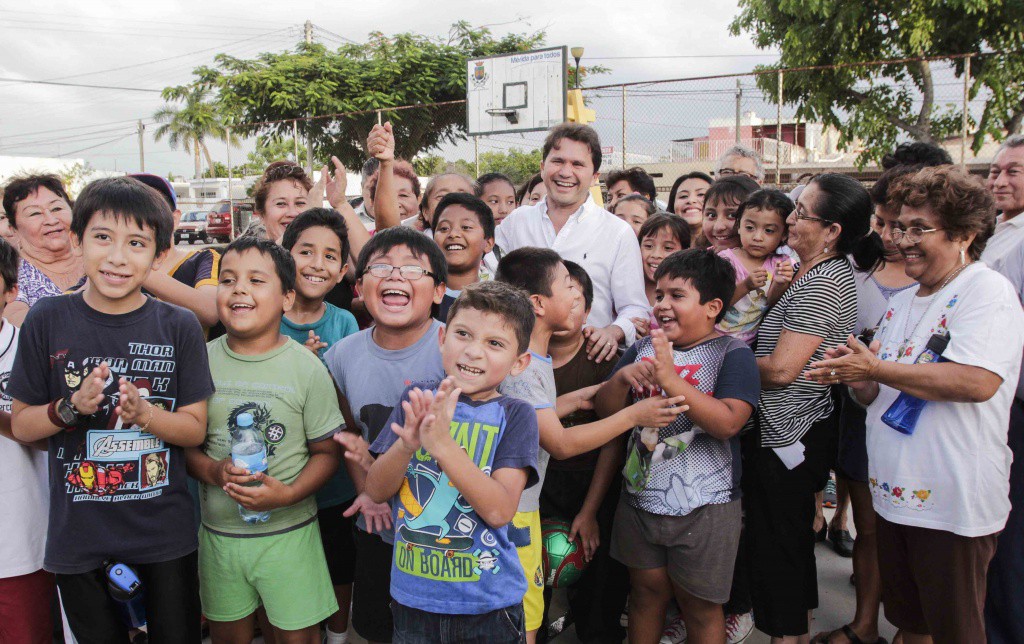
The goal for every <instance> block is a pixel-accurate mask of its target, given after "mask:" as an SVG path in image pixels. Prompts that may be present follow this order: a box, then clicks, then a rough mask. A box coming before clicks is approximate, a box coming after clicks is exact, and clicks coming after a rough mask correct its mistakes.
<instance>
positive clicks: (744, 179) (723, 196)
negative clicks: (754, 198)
mask: <svg viewBox="0 0 1024 644" xmlns="http://www.w3.org/2000/svg"><path fill="white" fill-rule="evenodd" d="M760 188H761V186H759V185H758V183H757V182H756V181H754V180H753V179H751V178H750V177H748V176H746V175H742V174H732V175H728V176H725V177H722V178H721V179H718V180H717V181H715V182H714V183H712V184H711V187H710V188H708V191H707V192H705V193H704V205H705V206H707V204H708V203H710V202H712V201H734V202H736V203H737V204H741V203H743V202H744V201H746V200H747V197H749V196H750V195H751V194H753V193H755V192H757V191H758V190H760Z"/></svg>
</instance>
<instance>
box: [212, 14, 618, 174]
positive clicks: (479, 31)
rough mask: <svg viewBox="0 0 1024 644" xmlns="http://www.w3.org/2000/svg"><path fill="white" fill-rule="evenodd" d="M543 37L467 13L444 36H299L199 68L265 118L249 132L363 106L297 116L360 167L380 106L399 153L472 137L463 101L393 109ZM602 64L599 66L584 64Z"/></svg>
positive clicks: (237, 117) (224, 98)
mask: <svg viewBox="0 0 1024 644" xmlns="http://www.w3.org/2000/svg"><path fill="white" fill-rule="evenodd" d="M544 38H545V34H544V32H536V33H533V34H509V35H506V36H504V37H501V38H497V37H495V36H494V35H492V34H491V32H490V30H489V29H487V28H486V27H472V26H470V25H469V24H468V23H466V22H459V23H456V24H455V25H453V26H452V28H451V30H450V32H449V34H448V36H447V37H446V38H433V37H428V36H423V35H418V34H412V33H403V34H398V35H395V36H385V35H384V34H382V33H380V32H375V33H372V34H370V37H369V40H368V41H367V42H366V43H364V44H346V45H343V46H341V47H339V48H338V49H336V50H330V49H328V48H327V47H325V46H323V45H321V44H317V43H313V44H306V43H300V44H299V45H298V46H297V47H296V49H295V51H290V52H285V53H263V54H260V55H259V56H257V57H256V58H255V59H241V58H235V57H233V56H228V55H226V54H220V55H218V56H217V57H216V59H215V60H216V64H215V65H214V66H213V67H200V68H198V69H196V70H195V72H194V73H195V76H196V78H197V82H198V83H199V84H201V85H204V86H205V85H209V86H211V87H215V88H216V89H217V92H218V98H217V100H218V104H219V105H220V106H221V107H222V109H224V110H225V111H226V112H227V113H229V114H231V116H232V117H233V121H234V122H236V123H245V122H259V123H260V124H259V125H255V126H251V127H249V128H247V129H246V133H248V134H256V133H258V134H263V135H272V136H277V137H285V136H291V134H292V127H293V121H294V120H296V119H303V118H305V117H306V116H307V115H309V116H313V117H316V116H320V115H330V114H338V113H349V112H362V113H361V114H357V115H352V116H347V117H344V118H330V117H328V118H314V119H312V120H311V121H309V122H307V123H306V124H305V125H303V123H302V121H300V122H299V124H300V127H302V128H303V129H304V130H305V131H304V133H303V135H304V138H307V140H312V142H313V149H314V151H315V153H316V154H315V158H316V160H317V163H318V164H319V163H324V162H325V161H326V160H327V158H328V157H329V156H330V155H337V156H338V157H339V158H340V159H341V160H342V161H343V162H344V163H345V165H346V166H347V167H350V168H355V167H359V165H361V164H362V162H363V160H364V158H365V153H364V151H363V148H364V146H365V143H366V137H367V135H368V134H369V131H370V128H371V127H372V126H373V124H374V123H376V122H377V114H376V110H383V112H384V113H383V117H384V118H385V119H387V120H390V121H391V122H392V123H393V125H394V128H395V139H396V144H397V150H396V153H397V155H398V156H400V157H403V158H407V159H411V158H414V157H415V156H416V155H417V154H419V153H421V152H424V151H429V150H431V149H434V148H436V147H437V146H439V145H441V144H443V143H449V142H454V141H456V140H459V139H462V138H464V136H465V134H464V133H465V127H466V112H465V106H464V105H462V104H453V105H441V106H433V107H420V108H416V109H405V110H391V111H389V108H395V107H400V106H406V105H425V104H432V103H440V102H447V101H461V100H463V99H465V97H466V82H467V79H466V61H467V59H470V58H477V57H482V56H490V55H494V54H503V53H513V52H517V51H527V50H530V49H536V48H538V47H540V46H542V45H543V44H544ZM600 71H601V68H595V67H591V68H589V69H587V70H584V73H589V74H596V73H600Z"/></svg>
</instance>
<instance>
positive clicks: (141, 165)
mask: <svg viewBox="0 0 1024 644" xmlns="http://www.w3.org/2000/svg"><path fill="white" fill-rule="evenodd" d="M145 131H146V126H145V125H143V124H142V119H139V172H145V171H146V150H145V148H144V146H143V138H144V137H143V133H144V132H145Z"/></svg>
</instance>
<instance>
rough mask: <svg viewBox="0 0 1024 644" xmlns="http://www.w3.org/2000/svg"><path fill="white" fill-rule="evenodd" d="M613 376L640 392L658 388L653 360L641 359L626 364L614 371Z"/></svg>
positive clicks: (652, 390) (643, 392)
mask: <svg viewBox="0 0 1024 644" xmlns="http://www.w3.org/2000/svg"><path fill="white" fill-rule="evenodd" d="M615 377H616V378H619V379H620V380H621V381H622V382H623V383H625V384H627V385H629V388H630V389H632V390H633V391H636V392H638V393H640V394H645V393H647V392H654V391H657V390H658V379H657V377H656V376H655V373H654V363H653V362H649V361H646V360H642V361H639V362H634V363H633V364H630V365H626V366H625V367H623V368H621V369H619V370H618V371H617V372H615Z"/></svg>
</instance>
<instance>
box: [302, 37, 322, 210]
mask: <svg viewBox="0 0 1024 644" xmlns="http://www.w3.org/2000/svg"><path fill="white" fill-rule="evenodd" d="M306 44H307V45H312V44H313V21H312V20H307V21H306ZM306 165H308V166H309V174H310V176H312V175H313V120H312V119H311V118H309V113H308V112H307V113H306ZM313 205H314V206H316V207H317V208H319V207H320V206H322V205H323V204H319V203H318V204H313Z"/></svg>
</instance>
